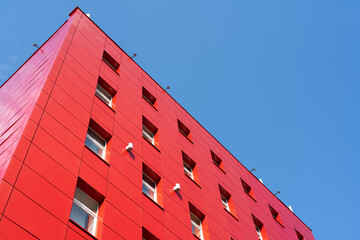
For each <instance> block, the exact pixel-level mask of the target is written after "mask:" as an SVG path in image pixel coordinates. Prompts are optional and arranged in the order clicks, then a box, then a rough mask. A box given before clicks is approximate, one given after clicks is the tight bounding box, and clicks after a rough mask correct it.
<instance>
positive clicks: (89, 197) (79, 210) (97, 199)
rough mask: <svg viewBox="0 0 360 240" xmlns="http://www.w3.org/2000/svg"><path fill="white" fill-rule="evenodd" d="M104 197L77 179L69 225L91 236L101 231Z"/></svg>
mask: <svg viewBox="0 0 360 240" xmlns="http://www.w3.org/2000/svg"><path fill="white" fill-rule="evenodd" d="M103 202H104V196H103V195H101V194H100V193H99V192H97V191H96V190H95V189H94V188H93V187H91V186H90V185H89V184H87V183H86V182H85V181H84V180H82V179H81V178H79V179H78V181H77V184H76V189H75V194H74V199H73V205H72V208H71V213H70V223H72V224H74V225H75V226H77V227H81V228H83V229H84V230H86V231H87V232H89V233H90V234H92V235H93V236H96V235H98V232H97V229H102V221H98V219H102V218H103V217H104V216H103V212H104V209H103V204H102V203H103Z"/></svg>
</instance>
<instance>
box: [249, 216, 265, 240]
mask: <svg viewBox="0 0 360 240" xmlns="http://www.w3.org/2000/svg"><path fill="white" fill-rule="evenodd" d="M252 217H253V221H254V224H255V231H256V234H257V235H258V239H259V240H267V239H268V237H267V234H266V231H265V228H264V224H262V222H260V221H259V219H257V218H256V217H255V216H254V215H253V216H252Z"/></svg>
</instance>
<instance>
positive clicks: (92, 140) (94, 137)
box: [85, 128, 106, 158]
mask: <svg viewBox="0 0 360 240" xmlns="http://www.w3.org/2000/svg"><path fill="white" fill-rule="evenodd" d="M85 145H86V146H88V147H89V148H90V149H91V150H93V152H95V153H96V154H97V155H98V156H99V157H101V158H104V157H105V151H106V140H105V139H103V138H102V137H100V136H99V134H97V133H96V132H95V131H94V130H93V129H91V128H89V129H88V132H87V134H86V140H85Z"/></svg>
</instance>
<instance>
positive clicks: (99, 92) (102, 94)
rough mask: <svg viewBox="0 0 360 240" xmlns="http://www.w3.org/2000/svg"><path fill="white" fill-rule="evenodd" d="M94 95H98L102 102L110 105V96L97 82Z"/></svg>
mask: <svg viewBox="0 0 360 240" xmlns="http://www.w3.org/2000/svg"><path fill="white" fill-rule="evenodd" d="M95 94H96V96H98V97H99V98H100V99H101V100H103V102H105V103H106V104H107V105H109V106H111V100H112V96H111V95H110V94H109V93H108V92H106V91H105V89H103V88H102V87H101V86H100V85H99V84H98V85H97V86H96V92H95Z"/></svg>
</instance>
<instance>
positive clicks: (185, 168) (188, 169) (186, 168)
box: [184, 161, 194, 180]
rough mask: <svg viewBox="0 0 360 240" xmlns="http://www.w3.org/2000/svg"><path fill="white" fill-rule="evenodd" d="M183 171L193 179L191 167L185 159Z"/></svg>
mask: <svg viewBox="0 0 360 240" xmlns="http://www.w3.org/2000/svg"><path fill="white" fill-rule="evenodd" d="M184 173H185V174H186V175H187V176H188V177H189V178H191V179H193V180H194V174H193V169H192V167H190V165H189V164H187V163H186V162H185V161H184Z"/></svg>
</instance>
